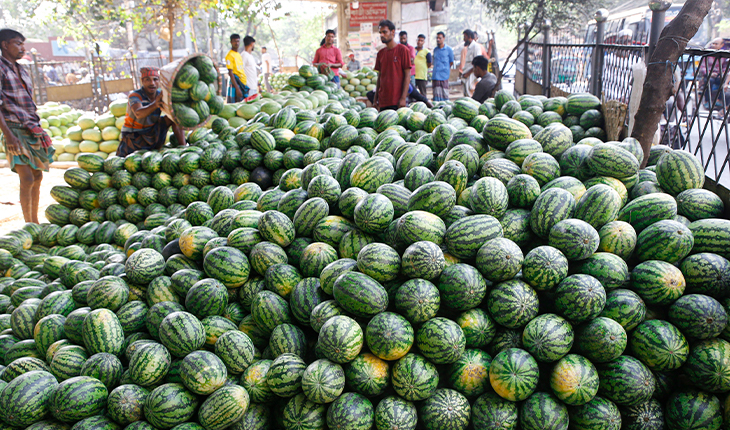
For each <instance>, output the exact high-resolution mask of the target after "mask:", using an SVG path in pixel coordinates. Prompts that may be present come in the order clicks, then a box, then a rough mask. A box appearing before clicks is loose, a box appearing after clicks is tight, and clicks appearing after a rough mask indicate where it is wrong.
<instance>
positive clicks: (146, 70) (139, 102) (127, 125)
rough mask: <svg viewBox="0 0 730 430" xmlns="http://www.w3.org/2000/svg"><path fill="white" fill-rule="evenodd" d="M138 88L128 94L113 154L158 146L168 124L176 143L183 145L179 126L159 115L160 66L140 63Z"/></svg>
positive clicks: (183, 137) (160, 91) (124, 154)
mask: <svg viewBox="0 0 730 430" xmlns="http://www.w3.org/2000/svg"><path fill="white" fill-rule="evenodd" d="M140 75H141V77H142V88H140V89H138V90H136V91H133V92H132V93H131V94H130V95H129V102H128V103H127V117H126V118H125V119H124V126H123V127H122V138H121V142H120V143H119V148H117V155H118V156H120V157H126V156H127V155H129V154H131V153H133V152H134V151H138V150H140V149H160V148H162V145H164V144H165V140H166V139H167V130H168V129H169V128H170V127H172V131H173V132H174V133H175V137H176V138H177V141H178V142H179V144H180V145H181V146H182V145H185V134H184V133H183V129H182V127H180V125H179V124H176V123H175V122H173V121H172V119H171V118H170V117H168V116H162V110H161V109H160V106H161V105H162V90H160V89H159V86H160V69H158V68H157V67H142V68H141V69H140Z"/></svg>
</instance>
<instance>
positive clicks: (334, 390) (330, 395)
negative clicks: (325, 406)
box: [302, 359, 345, 403]
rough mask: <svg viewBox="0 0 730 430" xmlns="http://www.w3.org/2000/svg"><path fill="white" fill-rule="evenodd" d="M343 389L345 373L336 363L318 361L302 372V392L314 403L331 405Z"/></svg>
mask: <svg viewBox="0 0 730 430" xmlns="http://www.w3.org/2000/svg"><path fill="white" fill-rule="evenodd" d="M344 388H345V373H344V370H343V369H342V366H340V365H339V364H337V363H333V362H331V361H329V360H327V359H320V360H317V361H315V362H313V363H312V364H310V365H309V366H307V368H306V369H305V370H304V373H303V374H302V391H303V392H304V395H305V396H307V398H308V399H309V400H311V401H313V402H315V403H331V402H333V401H334V400H335V399H337V397H338V396H339V395H340V394H341V393H342V391H343V389H344Z"/></svg>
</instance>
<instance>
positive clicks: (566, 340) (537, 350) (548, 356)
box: [522, 314, 574, 362]
mask: <svg viewBox="0 0 730 430" xmlns="http://www.w3.org/2000/svg"><path fill="white" fill-rule="evenodd" d="M573 337H574V334H573V328H572V327H571V325H570V323H569V322H568V321H566V320H565V319H563V318H561V317H560V316H558V315H555V314H543V315H540V316H538V317H536V318H535V319H533V320H532V321H530V322H529V323H527V325H526V326H525V329H524V331H523V332H522V344H523V347H524V349H525V350H526V351H527V352H529V353H530V354H531V355H532V356H533V357H534V358H535V359H536V360H538V361H542V362H552V361H557V360H560V359H561V358H562V357H563V356H565V355H566V354H567V353H568V352H570V349H571V347H572V346H573Z"/></svg>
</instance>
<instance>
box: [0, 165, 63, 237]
mask: <svg viewBox="0 0 730 430" xmlns="http://www.w3.org/2000/svg"><path fill="white" fill-rule="evenodd" d="M1 166H2V167H1V168H0V184H3V185H2V187H0V235H3V234H6V233H8V232H10V231H12V230H17V229H19V228H21V227H23V224H25V221H24V220H23V211H22V210H21V209H20V200H19V197H18V191H19V189H20V181H19V180H18V175H16V174H15V173H13V172H12V171H11V170H10V168H9V167H7V165H1ZM58 167H63V168H58ZM67 167H68V166H56V167H53V168H51V170H50V171H49V172H45V173H44V174H43V182H42V183H41V201H40V210H39V211H38V220H39V221H40V222H42V223H44V222H48V221H47V220H46V217H45V215H44V214H45V212H46V208H47V207H48V205H50V204H53V203H55V201H54V200H53V198H52V197H51V188H53V187H54V186H55V185H66V182H65V181H64V180H63V174H64V173H65V172H66V168H67Z"/></svg>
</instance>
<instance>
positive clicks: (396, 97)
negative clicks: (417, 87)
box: [373, 19, 411, 111]
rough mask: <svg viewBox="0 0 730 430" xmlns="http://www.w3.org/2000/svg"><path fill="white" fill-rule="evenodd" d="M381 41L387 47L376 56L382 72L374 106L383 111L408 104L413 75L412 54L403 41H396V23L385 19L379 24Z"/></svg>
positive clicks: (377, 65)
mask: <svg viewBox="0 0 730 430" xmlns="http://www.w3.org/2000/svg"><path fill="white" fill-rule="evenodd" d="M378 27H379V30H380V41H381V42H383V43H384V44H385V47H384V48H383V49H381V50H380V51H379V52H378V56H377V57H376V58H375V70H376V71H378V72H379V73H380V77H379V78H378V83H377V84H376V86H375V93H374V94H373V106H375V108H376V109H378V110H380V111H383V110H387V109H395V110H397V109H398V108H402V107H405V106H406V98H407V97H408V90H409V88H408V87H409V83H410V76H411V54H410V52H409V51H408V48H406V47H405V46H404V45H403V44H402V43H401V44H398V43H395V39H394V38H395V25H394V24H393V23H392V22H391V21H389V20H387V19H384V20H382V21H380V24H379V25H378Z"/></svg>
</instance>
